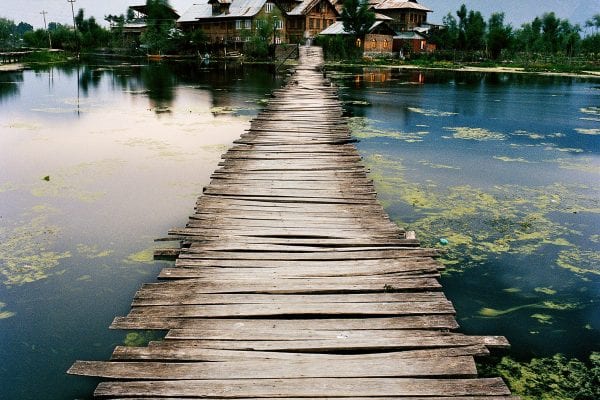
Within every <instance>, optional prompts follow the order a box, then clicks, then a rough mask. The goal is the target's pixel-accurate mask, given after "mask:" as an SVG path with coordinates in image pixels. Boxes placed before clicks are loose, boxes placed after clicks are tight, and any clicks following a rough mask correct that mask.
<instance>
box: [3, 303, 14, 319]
mask: <svg viewBox="0 0 600 400" xmlns="http://www.w3.org/2000/svg"><path fill="white" fill-rule="evenodd" d="M5 307H6V303H2V302H1V301H0V320H2V319H8V318H11V317H14V316H15V315H17V314H16V313H14V312H12V311H6V310H4V308H5Z"/></svg>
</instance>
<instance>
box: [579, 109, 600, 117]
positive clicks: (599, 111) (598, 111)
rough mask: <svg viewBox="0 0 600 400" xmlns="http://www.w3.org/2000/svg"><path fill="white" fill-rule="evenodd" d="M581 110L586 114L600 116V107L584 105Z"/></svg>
mask: <svg viewBox="0 0 600 400" xmlns="http://www.w3.org/2000/svg"><path fill="white" fill-rule="evenodd" d="M579 111H581V112H582V113H584V114H590V115H598V116H600V107H583V108H580V109H579Z"/></svg>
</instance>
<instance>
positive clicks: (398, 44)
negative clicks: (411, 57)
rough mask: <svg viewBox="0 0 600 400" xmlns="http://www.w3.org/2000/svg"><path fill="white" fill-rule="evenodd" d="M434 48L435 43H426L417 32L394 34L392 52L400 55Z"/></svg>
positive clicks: (425, 51)
mask: <svg viewBox="0 0 600 400" xmlns="http://www.w3.org/2000/svg"><path fill="white" fill-rule="evenodd" d="M435 48H436V46H435V44H432V43H428V42H427V38H426V37H425V36H423V35H421V34H419V33H418V32H399V33H398V34H397V35H395V36H394V52H397V53H400V54H402V55H407V54H419V53H431V52H433V51H435Z"/></svg>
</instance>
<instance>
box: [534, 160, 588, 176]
mask: <svg viewBox="0 0 600 400" xmlns="http://www.w3.org/2000/svg"><path fill="white" fill-rule="evenodd" d="M544 162H547V163H554V164H558V168H561V169H570V170H576V171H581V172H589V173H593V174H600V165H594V159H592V158H591V157H579V158H577V159H576V160H574V159H570V158H553V159H550V160H544Z"/></svg>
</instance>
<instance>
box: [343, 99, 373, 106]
mask: <svg viewBox="0 0 600 400" xmlns="http://www.w3.org/2000/svg"><path fill="white" fill-rule="evenodd" d="M344 104H348V105H351V106H370V105H371V103H369V102H368V101H366V100H347V101H344Z"/></svg>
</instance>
